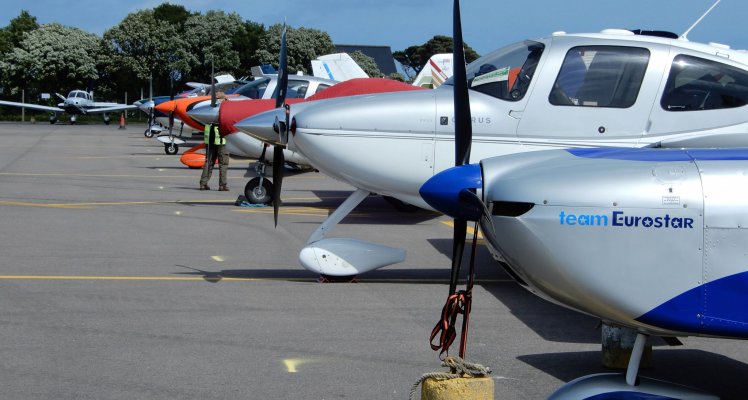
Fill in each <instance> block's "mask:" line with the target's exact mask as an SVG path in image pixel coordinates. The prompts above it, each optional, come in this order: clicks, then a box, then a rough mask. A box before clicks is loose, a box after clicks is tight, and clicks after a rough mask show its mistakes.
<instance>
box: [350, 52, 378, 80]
mask: <svg viewBox="0 0 748 400" xmlns="http://www.w3.org/2000/svg"><path fill="white" fill-rule="evenodd" d="M350 56H351V58H352V59H353V61H355V62H356V64H358V66H359V67H361V69H363V70H364V72H366V75H369V76H370V77H372V78H379V77H380V76H382V71H380V70H379V66H378V65H377V62H376V61H375V60H374V59H373V58H371V57H369V56H367V55H366V54H364V53H362V52H360V51H358V50H356V51H354V52H353V53H351V54H350Z"/></svg>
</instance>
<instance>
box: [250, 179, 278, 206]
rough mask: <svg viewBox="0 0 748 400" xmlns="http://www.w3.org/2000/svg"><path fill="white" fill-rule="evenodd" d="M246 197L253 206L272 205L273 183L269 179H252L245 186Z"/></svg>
mask: <svg viewBox="0 0 748 400" xmlns="http://www.w3.org/2000/svg"><path fill="white" fill-rule="evenodd" d="M244 197H245V198H246V199H247V201H248V202H250V203H252V204H270V203H271V202H272V201H273V183H272V182H270V181H269V180H268V179H267V178H265V179H263V180H262V185H260V178H252V179H250V180H249V182H247V185H246V186H244Z"/></svg>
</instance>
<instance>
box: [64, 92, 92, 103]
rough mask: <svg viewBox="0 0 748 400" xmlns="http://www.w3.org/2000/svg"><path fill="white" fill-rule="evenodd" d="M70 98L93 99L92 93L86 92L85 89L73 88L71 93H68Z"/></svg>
mask: <svg viewBox="0 0 748 400" xmlns="http://www.w3.org/2000/svg"><path fill="white" fill-rule="evenodd" d="M68 98H78V99H86V100H91V101H93V97H92V96H91V93H88V92H85V91H83V90H73V91H72V92H70V94H68Z"/></svg>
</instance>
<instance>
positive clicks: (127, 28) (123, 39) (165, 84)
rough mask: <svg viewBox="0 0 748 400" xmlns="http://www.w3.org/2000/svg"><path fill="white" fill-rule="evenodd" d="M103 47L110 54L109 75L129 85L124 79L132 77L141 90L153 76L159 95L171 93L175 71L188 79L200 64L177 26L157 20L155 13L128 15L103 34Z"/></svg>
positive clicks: (144, 12) (139, 12)
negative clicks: (170, 81) (172, 76)
mask: <svg viewBox="0 0 748 400" xmlns="http://www.w3.org/2000/svg"><path fill="white" fill-rule="evenodd" d="M104 46H105V49H106V52H107V54H109V55H110V58H109V60H108V62H106V72H107V75H108V76H110V77H112V79H114V80H118V81H119V82H120V83H121V84H127V82H126V81H124V79H123V77H125V76H127V75H128V74H131V75H132V76H134V77H135V78H137V79H138V80H140V81H141V82H140V83H141V84H140V85H138V86H139V87H140V86H144V85H145V84H146V83H147V82H148V79H149V78H150V77H153V84H154V90H155V91H156V92H157V93H168V92H169V90H170V84H169V77H170V75H171V74H172V72H174V71H177V72H178V73H177V74H176V75H182V76H186V75H187V74H189V72H190V69H191V68H192V66H194V65H195V64H197V58H196V57H195V55H194V54H193V53H192V52H190V48H189V44H188V43H187V41H186V40H185V39H184V38H183V37H182V35H179V34H178V31H177V27H176V26H174V25H172V24H170V23H164V22H162V21H159V20H157V19H156V18H155V16H154V11H153V10H140V11H137V12H134V13H131V14H128V15H127V16H126V17H125V18H124V19H123V20H122V21H121V22H120V23H119V24H118V25H117V26H114V27H113V28H111V29H109V30H107V31H106V32H104ZM130 84H131V85H132V83H130ZM134 89H135V88H133V90H134Z"/></svg>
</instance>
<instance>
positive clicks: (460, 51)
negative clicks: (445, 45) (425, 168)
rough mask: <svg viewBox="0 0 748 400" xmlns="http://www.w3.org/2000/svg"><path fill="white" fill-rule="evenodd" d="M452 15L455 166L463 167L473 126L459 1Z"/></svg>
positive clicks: (468, 160)
mask: <svg viewBox="0 0 748 400" xmlns="http://www.w3.org/2000/svg"><path fill="white" fill-rule="evenodd" d="M453 13H454V14H453V18H454V21H453V30H454V32H453V36H454V49H453V57H454V64H453V67H452V68H453V71H454V103H455V104H454V108H455V165H464V164H469V163H470V144H471V143H472V141H473V126H472V117H471V115H470V96H469V95H468V84H467V72H466V68H465V49H464V44H463V41H462V22H461V19H460V1H459V0H455V2H454V11H453Z"/></svg>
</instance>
